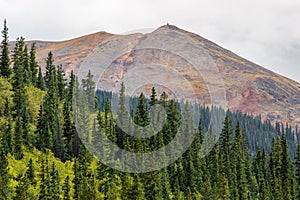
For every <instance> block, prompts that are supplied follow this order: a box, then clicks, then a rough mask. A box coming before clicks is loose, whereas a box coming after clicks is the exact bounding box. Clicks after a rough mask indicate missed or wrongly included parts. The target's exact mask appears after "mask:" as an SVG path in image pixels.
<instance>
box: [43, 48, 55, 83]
mask: <svg viewBox="0 0 300 200" xmlns="http://www.w3.org/2000/svg"><path fill="white" fill-rule="evenodd" d="M53 62H54V60H53V54H52V52H51V51H50V52H49V53H48V57H47V59H46V75H45V77H44V79H45V83H46V86H47V88H49V86H50V85H51V84H52V83H53V82H54V81H56V72H55V65H54V64H53Z"/></svg>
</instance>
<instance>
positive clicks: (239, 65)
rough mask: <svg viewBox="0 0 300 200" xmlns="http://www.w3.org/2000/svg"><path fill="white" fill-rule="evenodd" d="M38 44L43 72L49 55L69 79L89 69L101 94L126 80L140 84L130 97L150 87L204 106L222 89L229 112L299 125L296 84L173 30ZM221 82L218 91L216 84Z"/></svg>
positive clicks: (98, 35) (168, 27)
mask: <svg viewBox="0 0 300 200" xmlns="http://www.w3.org/2000/svg"><path fill="white" fill-rule="evenodd" d="M29 43H30V42H29ZM36 43H37V60H38V62H39V64H40V65H41V66H42V67H44V66H45V61H44V60H45V59H46V57H47V53H48V52H49V51H52V52H53V54H54V59H55V63H56V64H62V65H63V68H64V69H65V71H66V73H67V74H69V73H70V72H71V70H74V71H76V72H77V74H78V75H79V78H83V77H84V76H85V75H86V74H87V72H88V70H92V72H93V73H94V74H95V80H96V82H97V84H98V87H99V88H100V89H104V90H111V91H114V92H118V90H119V85H120V83H121V82H123V81H127V82H128V83H129V85H131V84H137V85H138V84H140V87H132V88H130V86H129V87H128V88H127V93H128V94H130V95H138V93H139V92H145V93H146V94H149V93H150V91H151V90H150V88H151V87H152V86H153V85H154V86H155V87H156V88H158V93H159V92H161V91H167V93H168V94H169V96H170V97H176V98H179V99H181V98H183V99H187V100H190V101H192V100H193V99H195V98H197V100H198V101H200V102H201V103H205V104H213V103H214V102H218V101H219V100H220V99H219V100H218V99H214V100H212V99H211V97H212V95H211V94H215V96H216V97H217V98H218V97H220V96H222V94H223V90H224V92H225V93H224V94H225V96H226V100H227V105H228V108H229V109H231V110H232V111H235V110H240V111H242V112H245V113H248V114H253V115H259V114H260V115H261V116H262V118H263V119H269V120H270V121H271V122H276V121H279V122H288V123H291V124H293V125H300V84H299V83H297V82H295V81H293V80H291V79H288V78H286V77H283V76H280V75H278V74H276V73H274V72H272V71H269V70H267V69H265V68H263V67H261V66H258V65H256V64H254V63H252V62H250V61H248V60H246V59H244V58H241V57H239V56H238V55H236V54H234V53H233V52H231V51H228V50H226V49H224V48H222V47H220V46H218V45H217V44H214V43H213V42H211V41H209V40H207V39H205V38H202V37H201V36H199V35H196V34H194V33H190V32H187V31H184V30H181V29H179V28H177V27H175V26H172V25H166V26H162V27H160V28H159V29H157V30H155V31H154V32H152V33H148V34H139V33H137V34H130V35H113V34H109V33H105V32H99V33H95V34H91V35H87V36H83V37H80V38H76V39H72V40H68V41H62V42H41V41H36ZM212 68H215V69H212ZM174 72H175V73H174ZM199 72H200V73H199ZM216 72H218V73H216ZM174 74H175V75H174ZM80 76H81V77H80ZM145 79H146V80H147V81H148V84H146V83H145ZM219 79H222V80H221V81H222V84H223V85H222V86H221V85H218V84H216V82H218V81H219ZM150 83H152V84H150ZM174 90H176V92H175V91H174Z"/></svg>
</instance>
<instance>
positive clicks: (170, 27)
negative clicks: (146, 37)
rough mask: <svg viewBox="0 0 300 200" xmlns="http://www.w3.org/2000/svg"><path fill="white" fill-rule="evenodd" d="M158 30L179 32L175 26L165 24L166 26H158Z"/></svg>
mask: <svg viewBox="0 0 300 200" xmlns="http://www.w3.org/2000/svg"><path fill="white" fill-rule="evenodd" d="M159 29H170V30H175V31H179V30H181V29H180V28H178V27H177V26H175V25H171V24H169V23H167V24H165V25H162V26H160V27H159V28H158V30H159Z"/></svg>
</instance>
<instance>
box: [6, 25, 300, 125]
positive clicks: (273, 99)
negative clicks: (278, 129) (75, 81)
mask: <svg viewBox="0 0 300 200" xmlns="http://www.w3.org/2000/svg"><path fill="white" fill-rule="evenodd" d="M164 29H171V30H175V31H179V32H180V33H182V34H184V35H186V36H188V37H190V38H191V39H192V40H193V41H194V42H195V44H197V45H200V46H201V47H202V48H203V49H205V50H206V51H207V53H208V54H209V55H210V56H211V58H212V59H213V61H214V63H215V65H216V67H217V68H218V70H219V72H220V74H221V76H222V78H223V80H224V85H225V90H226V96H227V100H228V107H229V109H230V110H232V111H237V110H239V111H242V112H244V113H248V114H252V115H261V116H262V119H264V120H266V119H268V120H270V121H271V122H276V121H279V122H283V123H286V122H287V123H290V124H292V125H300V112H299V110H300V83H298V82H296V81H294V80H292V79H290V78H288V77H284V76H282V75H280V74H277V73H275V72H272V71H271V70H268V69H266V68H264V67H262V66H260V65H257V64H255V63H254V62H251V61H248V60H247V59H245V58H242V57H240V56H238V55H237V54H235V53H234V52H232V51H230V50H227V49H224V48H222V47H221V46H219V45H218V44H216V43H214V42H212V41H210V40H208V39H206V38H203V37H201V36H200V35H197V34H195V33H192V32H188V31H185V30H183V29H180V28H178V27H176V26H174V25H163V26H161V27H159V28H158V29H156V30H155V31H153V32H151V33H147V34H141V33H136V34H129V35H118V36H120V37H126V40H127V41H128V43H130V48H129V47H128V48H129V49H128V52H129V53H128V55H126V56H127V57H126V56H125V57H122V58H120V59H121V61H122V62H123V61H125V60H124V59H128V56H129V55H130V56H131V58H130V59H133V60H134V61H137V60H139V59H141V56H142V54H141V52H135V51H133V50H134V47H135V46H136V45H137V43H139V42H141V40H142V38H143V37H151V36H153V34H160V31H162V30H164ZM112 36H116V35H114V34H110V33H107V32H102V31H101V32H97V33H93V34H89V35H85V36H81V37H77V38H74V39H70V40H66V41H55V42H46V41H45V42H44V41H35V42H36V44H37V45H36V46H37V61H38V63H39V65H41V66H42V67H44V66H45V64H44V60H45V59H46V56H47V53H48V52H49V51H52V53H53V54H54V60H55V64H62V66H63V68H64V69H65V71H66V74H69V73H70V72H71V70H75V71H76V69H78V67H80V65H81V63H82V62H83V61H84V60H85V59H86V58H87V56H88V55H89V54H90V53H92V52H93V51H94V49H95V48H96V47H97V46H98V45H99V44H101V43H102V42H103V41H110V37H112ZM32 42H33V41H29V42H27V43H28V44H31V43H32ZM12 44H13V43H12ZM11 46H13V45H11ZM124 48H125V46H124ZM130 53H131V54H132V55H131V54H130ZM144 53H145V52H144ZM156 53H157V52H156ZM160 54H161V52H160ZM145 59H151V58H150V57H149V58H145ZM172 59H174V58H169V60H172ZM158 62H161V63H162V62H163V61H160V60H158ZM123 63H124V62H123ZM130 64H131V63H129V65H130ZM183 67H186V66H183ZM185 69H187V70H186V72H185V71H184V70H183V71H184V72H182V73H183V74H184V73H185V74H184V75H186V76H188V77H189V78H190V80H191V81H192V82H193V83H195V84H198V82H199V83H200V82H201V81H199V80H194V79H193V76H192V74H189V73H191V71H188V68H185ZM120 73H121V74H122V75H124V74H126V73H127V74H128V72H127V71H126V70H125V69H124V70H121V71H120ZM118 81H120V80H119V79H116V82H118ZM202 83H203V81H202V82H201V84H202ZM107 89H109V88H107ZM200 94H201V95H204V96H205V94H204V93H200Z"/></svg>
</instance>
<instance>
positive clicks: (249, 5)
mask: <svg viewBox="0 0 300 200" xmlns="http://www.w3.org/2000/svg"><path fill="white" fill-rule="evenodd" d="M299 10H300V2H297V1H294V0H265V1H260V0H251V1H249V0H226V1H224V0H204V1H203V0H185V1H171V0H126V1H124V0H109V1H108V0H106V1H104V0H63V1H58V0H43V1H38V0H26V1H23V0H0V20H3V19H4V18H6V19H7V20H8V25H9V30H10V38H11V40H13V39H15V38H16V37H18V36H19V35H23V36H24V37H25V38H26V39H28V40H30V39H40V40H64V39H69V38H73V37H76V36H81V35H85V34H88V33H92V32H97V31H102V30H105V31H108V32H112V33H124V32H128V31H132V30H140V29H143V28H149V27H150V28H156V27H158V26H160V25H162V24H165V23H166V22H167V21H168V22H170V23H171V24H175V25H177V26H179V27H180V28H183V29H186V30H188V31H192V32H195V33H197V34H200V35H201V36H203V37H206V38H207V39H210V40H212V41H214V42H216V43H218V44H219V45H221V46H223V47H225V48H228V49H230V50H232V51H233V52H235V53H237V54H239V55H241V56H243V57H245V58H247V59H249V60H251V61H253V62H256V63H257V64H260V65H262V66H264V67H267V68H269V69H271V70H273V71H275V72H277V73H280V74H282V75H285V76H287V77H290V78H292V79H294V80H296V81H298V82H300V69H299V68H300V66H299V65H300V28H299V26H298V22H299V21H300V12H299Z"/></svg>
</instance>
